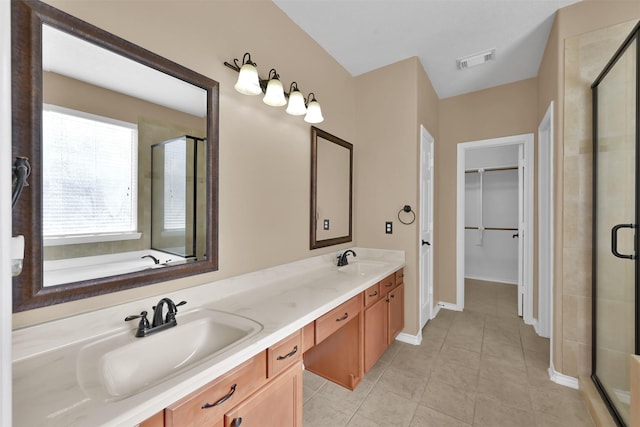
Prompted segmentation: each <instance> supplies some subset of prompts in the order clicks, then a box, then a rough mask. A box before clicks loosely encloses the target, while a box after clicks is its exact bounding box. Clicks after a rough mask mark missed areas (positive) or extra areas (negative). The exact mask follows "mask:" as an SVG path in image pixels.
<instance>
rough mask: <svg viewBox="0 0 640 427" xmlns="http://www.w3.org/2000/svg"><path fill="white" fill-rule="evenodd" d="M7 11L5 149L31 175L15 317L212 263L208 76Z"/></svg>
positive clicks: (28, 11)
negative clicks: (9, 90) (9, 144)
mask: <svg viewBox="0 0 640 427" xmlns="http://www.w3.org/2000/svg"><path fill="white" fill-rule="evenodd" d="M12 8H13V14H12V19H13V21H12V31H13V33H12V34H13V37H12V39H13V40H14V42H13V45H12V60H13V63H12V65H13V66H12V79H13V82H12V83H13V88H14V96H13V108H12V109H13V114H14V129H13V155H14V156H24V157H29V159H30V162H31V165H32V167H33V170H34V171H33V173H32V175H31V180H30V186H29V188H28V189H27V190H26V191H27V192H28V194H29V195H28V196H27V197H23V200H21V203H20V204H18V205H16V209H15V210H14V215H13V220H14V230H13V231H14V234H16V235H17V234H22V235H25V238H26V241H27V242H28V243H27V248H28V249H27V253H28V254H29V255H28V256H27V258H26V259H25V268H24V269H23V274H22V276H20V277H18V278H15V279H14V311H21V310H25V309H29V308H35V307H39V306H43V305H50V304H55V303H59V302H66V301H70V300H74V299H79V298H84V297H87V296H95V295H98V294H103V293H108V292H113V291H117V290H122V289H127V288H131V287H136V286H141V285H148V284H151V283H156V282H159V281H164V280H170V279H174V278H179V277H184V276H188V275H193V274H198V273H204V272H207V271H212V270H215V269H217V212H216V209H217V164H218V160H217V159H218V141H217V129H218V126H217V120H218V83H217V82H215V81H213V80H211V79H209V78H207V77H205V76H203V75H201V74H198V73H196V72H194V71H192V70H189V69H186V68H184V67H182V66H180V65H178V64H176V63H173V62H171V61H169V60H167V59H165V58H163V57H160V56H158V55H155V54H153V53H151V52H149V51H147V50H145V49H143V48H141V47H139V46H136V45H133V44H131V43H129V42H127V41H126V40H123V39H121V38H119V37H117V36H115V35H113V34H110V33H107V32H105V31H103V30H100V29H99V28H96V27H94V26H92V25H90V24H88V23H86V22H84V21H81V20H79V19H77V18H74V17H73V16H71V15H68V14H66V13H64V12H61V11H59V10H57V9H55V8H53V7H51V6H49V5H46V4H44V3H41V2H38V1H23V0H15V1H14V2H13V3H12ZM36 23H37V24H36ZM170 141H175V144H173V143H170ZM180 141H182V142H180ZM160 146H162V147H168V146H171V147H172V148H171V149H169V151H170V152H171V156H169V157H170V159H169V160H167V161H168V162H169V163H166V164H165V166H163V167H162V168H159V167H158V164H157V162H155V160H153V159H152V152H154V148H152V147H160ZM164 150H165V149H163V150H162V151H163V154H162V156H163V157H167V155H166V154H167V153H166V152H164ZM180 150H181V151H180ZM155 151H158V152H159V150H155ZM154 162H155V163H156V164H155V167H156V169H157V171H154V170H153V168H152V164H153V163H154ZM167 165H168V166H167ZM165 170H166V171H167V173H166V174H165V173H164V171H165ZM169 170H170V172H171V173H170V174H169V173H168V171H169ZM158 171H159V172H160V173H161V174H162V176H161V179H160V180H159V181H157V182H156V183H155V184H154V183H153V182H152V181H153V179H154V177H155V176H156V175H157V173H156V172H158ZM157 188H162V190H161V193H160V194H162V195H161V196H160V195H159V194H155V193H154V191H155V190H156V189H157ZM167 192H168V193H167ZM166 194H168V195H166ZM164 202H166V203H164ZM155 220H158V221H160V222H159V224H161V225H160V226H159V227H154V226H153V225H152V222H153V221H155ZM154 232H156V233H155V234H154Z"/></svg>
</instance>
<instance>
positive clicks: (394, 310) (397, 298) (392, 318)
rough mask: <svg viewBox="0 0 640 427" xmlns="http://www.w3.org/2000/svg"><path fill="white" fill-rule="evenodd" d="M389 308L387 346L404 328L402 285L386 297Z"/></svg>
mask: <svg viewBox="0 0 640 427" xmlns="http://www.w3.org/2000/svg"><path fill="white" fill-rule="evenodd" d="M387 301H388V307H389V333H388V335H387V337H388V341H387V344H388V345H391V343H392V342H393V340H395V339H396V337H397V336H398V334H399V333H400V332H402V329H403V328H404V283H401V284H400V285H399V286H398V287H396V288H395V289H393V290H392V291H391V292H389V295H388V296H387Z"/></svg>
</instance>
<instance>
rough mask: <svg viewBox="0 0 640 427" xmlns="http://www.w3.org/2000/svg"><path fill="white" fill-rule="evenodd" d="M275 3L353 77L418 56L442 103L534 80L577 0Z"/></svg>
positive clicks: (281, 0) (303, 0) (321, 0)
mask: <svg viewBox="0 0 640 427" xmlns="http://www.w3.org/2000/svg"><path fill="white" fill-rule="evenodd" d="M273 1H274V3H275V4H276V5H277V6H278V7H279V8H280V9H282V10H283V11H284V12H285V13H286V14H287V15H288V16H289V17H290V18H291V19H292V20H293V21H294V22H295V23H296V24H298V26H300V28H302V29H303V30H304V31H305V32H306V33H307V34H309V35H310V36H311V37H312V38H313V39H314V40H316V42H318V44H320V46H322V47H323V48H324V49H325V50H326V51H327V52H328V53H329V54H330V55H331V56H333V58H335V59H336V61H338V62H339V63H340V64H341V65H342V66H343V67H344V68H345V69H346V70H347V71H348V72H349V73H351V75H353V76H357V75H359V74H363V73H366V72H368V71H371V70H374V69H376V68H380V67H382V66H385V65H388V64H392V63H394V62H397V61H400V60H403V59H406V58H409V57H413V56H417V57H418V58H419V59H420V62H421V63H422V66H423V67H424V69H425V71H426V73H427V75H428V76H429V79H430V80H431V83H432V84H433V87H434V89H435V91H436V93H437V94H438V96H439V97H440V98H441V99H442V98H448V97H451V96H456V95H461V94H464V93H468V92H473V91H477V90H481V89H486V88H490V87H494V86H499V85H502V84H506V83H511V82H515V81H518V80H523V79H527V78H531V77H535V76H536V75H537V74H538V68H539V66H540V61H541V60H542V54H543V53H544V48H545V45H546V43H547V39H548V37H549V31H550V30H551V25H552V23H553V18H554V16H555V12H556V11H557V10H558V9H559V8H561V7H564V6H566V5H569V4H572V3H576V2H577V1H579V0H273ZM492 48H495V49H496V60H495V61H492V62H488V63H485V64H483V65H480V66H477V67H474V68H468V69H465V70H458V69H457V67H456V58H458V57H462V56H468V55H471V54H474V53H478V52H481V51H484V50H488V49H492Z"/></svg>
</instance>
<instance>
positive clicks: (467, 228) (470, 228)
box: [464, 227, 518, 231]
mask: <svg viewBox="0 0 640 427" xmlns="http://www.w3.org/2000/svg"><path fill="white" fill-rule="evenodd" d="M464 229H465V230H478V229H480V227H465V228H464ZM484 229H485V230H504V231H518V229H517V228H510V227H484Z"/></svg>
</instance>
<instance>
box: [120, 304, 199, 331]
mask: <svg viewBox="0 0 640 427" xmlns="http://www.w3.org/2000/svg"><path fill="white" fill-rule="evenodd" d="M186 303H187V302H186V301H181V302H179V303H178V304H175V303H174V302H173V301H171V299H170V298H162V299H161V300H160V301H158V304H157V305H155V306H154V307H153V323H151V325H150V324H149V320H148V319H147V312H146V311H143V312H141V313H140V314H139V315H137V316H127V317H125V319H124V321H125V322H128V321H130V320H134V319H140V323H139V324H138V330H137V331H136V337H138V338H142V337H146V336H147V335H151V334H153V333H154V332H158V331H162V330H165V329H169V328H171V327H174V326H176V325H177V324H178V322H177V321H176V313H177V312H178V307H180V306H181V305H185V304H186ZM165 305H166V306H167V315H166V316H165V317H163V315H162V314H163V311H164V306H165Z"/></svg>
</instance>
